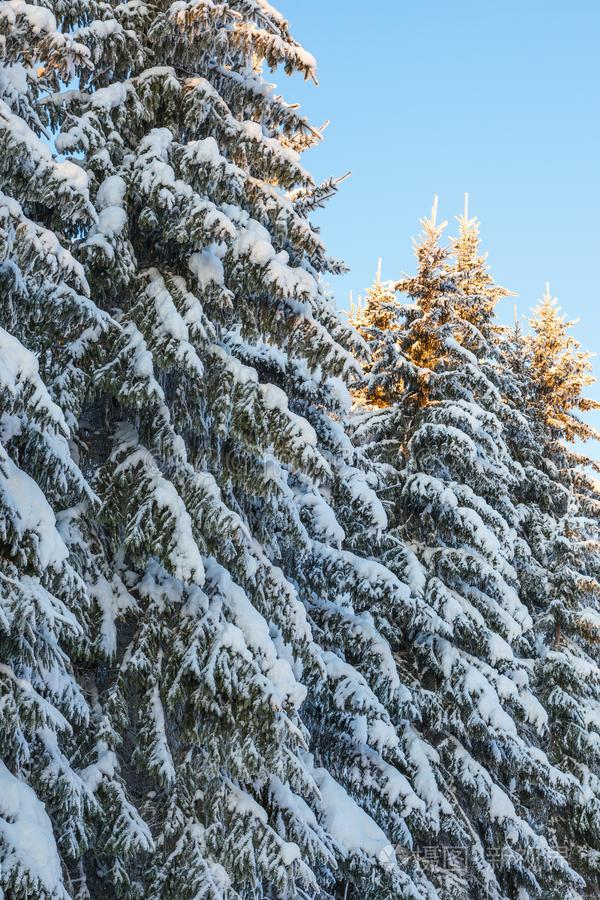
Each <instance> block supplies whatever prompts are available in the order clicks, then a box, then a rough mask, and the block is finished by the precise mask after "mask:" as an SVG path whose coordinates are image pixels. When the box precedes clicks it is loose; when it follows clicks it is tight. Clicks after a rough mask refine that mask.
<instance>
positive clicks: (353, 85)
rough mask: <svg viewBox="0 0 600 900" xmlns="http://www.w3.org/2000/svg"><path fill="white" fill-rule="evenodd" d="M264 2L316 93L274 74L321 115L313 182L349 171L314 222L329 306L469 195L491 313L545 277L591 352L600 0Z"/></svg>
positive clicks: (599, 245) (402, 262)
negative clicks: (493, 305) (309, 58)
mask: <svg viewBox="0 0 600 900" xmlns="http://www.w3.org/2000/svg"><path fill="white" fill-rule="evenodd" d="M271 2H273V3H274V5H275V6H277V8H278V9H279V10H280V11H281V12H282V13H284V14H285V15H286V16H287V18H288V19H289V21H290V23H291V26H292V33H293V34H294V36H295V38H296V40H298V41H299V42H300V43H302V44H303V46H305V47H306V49H307V50H310V51H311V52H312V53H313V54H314V55H315V56H316V58H317V61H318V64H319V69H318V75H319V82H320V84H319V87H318V88H315V87H314V85H312V83H308V84H304V83H303V82H302V81H301V80H300V79H299V78H297V77H295V78H294V79H292V80H290V79H288V78H285V77H284V76H282V75H280V73H277V77H275V79H274V80H275V81H277V83H278V87H279V88H280V89H281V92H282V93H283V95H284V96H285V97H286V99H287V100H288V101H289V102H300V103H301V105H302V109H303V111H304V112H305V114H306V115H308V117H309V118H310V120H311V122H312V123H313V124H315V125H320V124H321V123H322V122H323V121H324V120H326V119H330V120H331V124H330V126H329V128H328V129H327V131H326V135H325V140H324V141H323V143H322V144H321V145H320V146H319V147H318V148H316V149H313V150H311V151H310V152H309V154H308V155H306V156H305V158H304V159H305V165H307V166H308V167H309V168H310V169H311V171H312V172H313V174H314V175H315V177H317V178H319V179H324V178H326V177H328V176H330V175H342V174H344V173H345V172H346V171H348V170H352V177H351V178H350V179H349V180H348V181H346V182H345V183H344V184H343V185H342V186H341V189H340V192H339V193H338V195H337V197H335V198H334V199H333V200H332V201H331V202H330V204H329V206H328V208H327V210H325V211H323V212H322V213H320V214H319V216H318V223H319V225H320V226H321V229H322V232H323V236H324V238H325V240H326V243H327V245H328V247H329V249H330V252H331V253H333V254H334V255H336V256H339V257H342V258H343V259H344V260H345V261H346V262H347V264H348V265H350V266H351V270H352V271H351V272H350V274H349V275H346V276H343V277H340V278H334V279H332V286H333V288H334V290H335V294H336V298H337V302H338V305H339V306H344V307H345V306H347V302H348V293H349V291H350V290H352V291H353V292H354V294H355V295H356V294H358V293H360V292H361V291H363V290H364V288H365V287H366V286H368V284H369V283H370V281H371V280H372V277H373V275H374V272H375V269H376V265H377V258H378V257H379V256H381V257H382V258H383V277H384V278H396V277H398V276H399V274H400V272H401V271H402V270H410V271H412V268H413V257H412V250H411V240H410V239H411V237H412V236H413V235H416V234H417V233H418V230H419V225H418V220H419V218H420V217H421V216H422V215H423V214H425V213H427V212H428V211H429V209H430V207H431V202H432V199H433V196H434V194H438V195H439V198H440V199H439V202H440V211H441V213H442V216H443V217H444V218H447V219H448V220H449V222H450V224H453V216H454V215H456V214H458V213H459V212H461V210H462V205H463V194H464V192H465V191H467V192H468V193H469V195H470V209H471V211H472V213H473V214H474V215H477V216H478V217H479V218H480V220H481V233H482V238H483V246H484V248H485V249H487V250H489V262H490V265H491V269H492V273H493V275H494V277H495V279H496V281H497V282H499V283H501V284H504V285H505V286H506V287H508V288H510V289H511V290H513V291H516V292H517V293H518V295H519V296H518V297H517V298H515V300H513V299H512V298H509V299H508V300H505V301H504V305H503V309H502V310H501V311H500V313H501V317H502V318H503V319H506V320H508V319H512V317H513V305H514V303H515V302H516V303H517V306H518V311H519V314H523V313H525V314H526V313H528V312H529V310H530V309H531V307H532V306H534V305H535V303H536V301H537V299H538V297H540V296H541V294H542V293H543V290H544V286H545V283H546V281H549V282H550V287H551V291H552V293H553V295H555V296H558V298H559V303H560V305H561V306H562V308H563V310H564V312H566V313H567V314H568V316H569V318H573V319H574V318H579V319H580V320H581V321H580V323H579V325H578V326H577V327H576V328H575V330H574V333H575V335H576V336H577V337H578V338H579V340H581V341H582V343H583V344H584V346H585V348H586V349H589V350H593V351H598V350H600V346H599V345H600V277H599V276H598V274H597V268H598V265H599V264H600V211H599V205H600V204H599V201H600V180H599V167H600V102H599V98H600V71H599V65H598V61H599V47H600V2H598V0H571V2H570V3H567V2H564V0H545V2H544V0H504V2H502V3H492V2H489V0H488V2H484V3H482V2H480V0H452V2H450V0H378V2H372V3H369V2H365V0H361V2H359V0H271ZM595 369H596V372H597V374H599V375H600V360H596V361H595ZM590 395H594V396H596V397H597V398H598V399H600V387H599V386H598V385H596V386H595V387H594V388H592V389H591V391H590ZM595 424H596V425H597V426H599V427H600V416H595ZM590 450H591V448H590ZM598 451H599V448H598V447H595V448H594V456H596V457H598V456H599V455H600V453H599V452H598Z"/></svg>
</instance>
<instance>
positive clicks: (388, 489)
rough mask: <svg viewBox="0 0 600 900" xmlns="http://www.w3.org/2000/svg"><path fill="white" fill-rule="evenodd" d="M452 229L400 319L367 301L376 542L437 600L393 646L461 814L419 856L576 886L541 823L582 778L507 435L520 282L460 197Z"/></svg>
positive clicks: (436, 230)
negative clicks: (546, 636)
mask: <svg viewBox="0 0 600 900" xmlns="http://www.w3.org/2000/svg"><path fill="white" fill-rule="evenodd" d="M444 224H445V223H444ZM443 228H444V225H438V224H437V221H436V216H435V208H434V212H433V214H432V217H431V218H429V219H425V220H424V221H423V231H424V233H423V236H422V238H421V240H420V241H419V242H418V243H417V244H416V246H415V251H416V256H417V262H418V269H417V274H416V275H415V276H414V277H412V278H406V279H404V280H403V281H402V282H400V283H399V284H398V285H396V288H397V289H398V290H399V291H401V292H403V293H406V294H408V296H409V302H403V301H400V300H397V301H396V315H395V321H393V323H392V324H391V325H390V323H389V322H385V323H384V327H378V323H377V322H375V321H372V322H370V321H369V317H368V306H367V310H366V315H363V317H362V320H361V321H360V322H358V324H359V326H360V328H361V332H362V334H363V336H364V337H365V338H366V339H367V341H368V342H369V344H370V346H371V350H372V355H371V359H372V362H371V364H370V367H369V381H368V388H367V402H366V403H365V402H363V403H362V404H360V405H359V407H358V410H357V413H356V418H355V422H356V432H355V433H356V437H357V440H359V441H360V442H361V443H362V447H363V451H362V452H363V455H364V456H365V463H364V465H365V467H366V468H367V469H368V470H370V471H371V472H372V473H374V474H375V476H376V477H378V478H379V479H380V487H379V491H380V495H381V497H382V498H384V499H385V502H386V504H387V507H388V510H389V514H390V524H391V529H390V531H389V533H388V535H387V539H386V546H385V547H384V548H383V549H382V551H381V554H382V555H381V558H382V560H383V561H384V562H385V564H386V565H387V566H388V567H389V568H391V569H392V571H394V572H395V573H396V574H397V575H398V576H399V577H402V573H403V572H404V571H406V570H407V568H410V569H412V571H413V573H414V571H415V570H417V571H418V572H419V576H420V579H421V585H422V587H421V591H422V600H423V602H424V604H425V607H426V608H427V610H428V615H427V616H424V617H423V618H422V620H421V621H420V622H419V621H417V623H416V624H415V625H411V626H410V627H408V628H407V629H405V630H404V631H403V632H401V633H400V634H399V635H398V638H397V640H398V643H399V644H400V647H399V650H398V652H397V654H396V658H397V661H398V664H399V671H400V674H401V677H402V678H403V680H404V681H405V682H406V683H407V684H408V685H409V686H411V687H412V689H413V693H414V696H415V700H416V706H417V709H418V713H419V720H417V722H416V723H415V729H416V730H417V731H418V732H419V733H420V734H421V736H422V737H423V738H424V739H426V740H427V742H428V743H430V744H431V745H432V747H433V749H434V752H435V754H436V757H437V764H436V765H434V766H433V767H432V772H433V773H434V774H435V776H436V780H437V786H438V789H439V796H436V795H434V797H435V801H436V802H437V803H438V806H439V808H440V809H444V808H445V810H446V812H447V810H451V811H452V813H453V815H454V821H455V823H456V824H455V826H454V831H453V832H452V830H451V826H450V827H449V826H448V824H446V825H445V826H444V819H443V817H438V821H439V830H438V831H437V833H436V832H435V831H434V832H433V833H432V834H431V835H430V836H429V839H428V840H423V843H424V844H425V845H427V846H429V848H430V850H429V852H428V853H427V854H426V857H427V858H426V860H425V861H424V865H426V871H427V873H428V874H429V875H430V877H431V878H432V880H433V881H434V882H435V884H436V887H437V889H438V891H439V893H440V896H444V897H446V896H447V897H455V896H460V897H469V896H478V895H485V896H491V897H507V896H517V895H518V896H542V897H559V896H572V897H575V896H578V893H577V891H578V890H579V889H581V888H582V887H583V880H582V879H581V877H580V876H579V875H578V874H576V872H575V871H574V870H573V869H572V868H571V867H570V866H569V864H568V862H567V861H566V860H565V858H564V857H563V856H562V855H561V853H560V852H559V849H560V848H558V849H555V848H554V847H552V846H550V844H549V842H548V839H547V837H548V836H552V831H551V829H546V828H545V819H546V812H545V811H546V810H547V808H548V807H551V808H552V809H553V810H558V811H559V812H558V814H559V815H564V814H565V807H566V803H567V800H568V798H570V796H571V795H572V780H571V778H570V776H569V773H568V772H566V771H565V770H564V769H563V768H560V767H559V766H557V765H555V764H554V762H553V759H552V758H549V756H548V754H546V752H545V751H544V748H543V744H544V741H545V736H546V734H547V719H548V716H547V713H546V711H545V709H544V707H543V705H542V703H541V700H540V696H539V691H538V685H537V682H536V680H535V678H534V673H533V671H532V669H533V668H534V660H533V657H534V655H535V649H534V646H533V644H534V641H533V635H534V631H533V622H532V618H531V615H530V612H529V610H528V608H527V606H526V605H525V603H524V602H523V600H522V599H521V596H520V591H521V585H520V580H519V574H518V570H517V562H518V561H519V559H520V557H521V556H522V555H523V547H522V546H521V545H522V543H524V539H523V538H520V537H519V534H518V530H519V525H520V522H519V512H520V511H519V510H518V508H517V507H516V505H515V499H516V497H517V496H518V494H519V491H520V489H521V488H522V486H523V479H524V471H523V468H522V466H521V464H520V463H519V461H518V459H517V458H516V457H515V454H514V453H513V451H512V446H511V443H510V441H511V440H512V437H513V435H514V434H516V433H517V431H518V430H519V429H521V430H523V429H525V430H527V428H528V425H527V422H526V421H525V420H524V418H523V416H522V415H519V414H517V412H516V411H515V409H514V408H513V407H512V405H511V404H510V403H509V402H508V400H507V399H506V397H507V390H508V389H509V387H510V385H509V380H510V379H509V373H508V372H507V370H506V369H505V367H504V366H503V365H502V360H501V359H500V358H499V344H500V332H499V329H498V328H497V326H496V324H495V322H494V318H493V314H494V308H495V306H496V303H497V302H498V300H499V299H500V298H501V297H502V296H505V295H506V293H507V292H506V291H505V290H503V289H502V288H499V287H497V286H496V285H495V284H494V282H493V280H492V279H491V277H490V276H489V273H488V271H487V267H486V261H485V257H483V256H481V255H480V253H479V249H478V244H479V242H478V225H477V222H476V220H473V219H470V218H469V216H468V213H467V211H465V214H464V215H463V216H462V217H461V219H460V220H459V235H458V237H457V238H456V239H455V240H454V241H453V242H452V243H451V245H450V248H448V249H447V248H445V247H443V246H442V245H441V236H442V233H443ZM390 302H391V294H390V296H389V297H388V300H387V301H386V306H387V307H388V308H389V304H390ZM369 395H370V396H371V397H372V398H373V402H372V403H371V404H369V402H368V398H369ZM369 407H371V408H369ZM394 543H395V546H394ZM407 546H408V550H409V551H410V555H409V553H407V549H406V548H407ZM440 798H441V799H440ZM452 844H454V848H455V849H454V853H455V855H456V856H458V857H459V858H460V860H461V863H462V865H459V866H458V867H453V866H452V865H451V864H450V865H449V864H448V858H450V859H452V850H451V849H450V848H451V847H452ZM431 847H433V849H431Z"/></svg>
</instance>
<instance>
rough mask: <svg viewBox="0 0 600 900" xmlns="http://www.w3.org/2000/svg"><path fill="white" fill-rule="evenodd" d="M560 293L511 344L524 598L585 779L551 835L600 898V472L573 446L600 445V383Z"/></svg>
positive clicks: (572, 767)
mask: <svg viewBox="0 0 600 900" xmlns="http://www.w3.org/2000/svg"><path fill="white" fill-rule="evenodd" d="M571 324H572V323H569V322H567V321H565V319H564V317H563V316H561V315H560V311H559V309H558V307H557V305H556V301H555V300H553V299H552V297H551V295H550V293H549V290H548V289H547V291H546V295H545V296H544V298H543V300H542V301H541V303H540V305H539V306H538V307H537V308H536V309H535V311H534V315H533V318H532V319H531V322H530V326H531V333H530V334H527V335H525V336H522V335H521V334H519V333H518V332H517V333H516V334H514V335H512V336H511V339H510V341H509V342H508V344H507V353H508V354H509V360H510V363H511V366H512V368H513V370H514V371H515V372H517V373H518V374H519V382H520V397H521V405H522V408H523V409H524V410H525V411H526V415H527V418H528V420H529V423H530V430H531V433H532V435H533V440H529V441H519V442H518V443H517V445H516V451H517V452H518V454H519V457H520V459H521V463H522V465H523V469H524V472H525V479H524V481H523V490H522V495H521V502H520V504H519V518H520V529H519V530H520V532H521V533H522V534H523V536H524V538H525V540H526V548H527V553H524V554H523V555H522V559H521V568H522V570H523V576H524V577H523V578H522V583H523V588H524V590H523V592H522V593H523V597H524V598H525V600H526V602H527V604H528V606H529V608H530V610H531V614H532V616H533V618H534V622H535V626H536V633H537V642H536V647H537V657H538V662H537V676H538V682H539V688H540V695H541V698H542V701H543V703H544V707H545V708H546V710H547V712H548V715H549V727H548V736H547V747H546V748H545V749H547V752H548V756H549V757H550V759H551V760H552V761H553V762H555V763H556V765H559V766H560V767H561V768H563V769H564V770H565V771H566V772H568V773H570V775H571V776H572V777H573V780H574V786H573V790H572V792H571V797H570V800H569V808H568V814H565V812H562V814H561V813H560V811H558V812H557V813H556V814H555V815H552V816H551V817H550V819H549V822H548V828H549V829H551V830H552V831H553V832H554V839H555V840H556V842H557V843H558V844H560V845H562V846H564V847H565V848H566V851H568V852H569V854H570V859H571V862H572V864H573V865H574V866H575V867H576V868H577V869H578V870H579V871H581V872H582V874H583V875H584V876H585V878H586V881H587V883H588V890H592V891H594V890H595V891H597V890H598V873H599V869H600V859H599V848H600V805H599V801H600V781H599V775H600V767H599V763H600V758H599V753H598V741H599V737H598V729H599V726H598V715H597V711H598V708H599V707H598V703H599V700H600V693H599V692H600V669H599V665H598V664H599V656H598V633H599V632H598V626H599V625H600V611H599V605H598V604H599V599H598V598H599V596H600V584H599V576H600V544H599V531H598V517H599V513H600V497H599V495H598V488H597V484H596V481H595V479H593V478H592V477H590V474H589V472H590V470H592V471H593V469H596V470H597V464H596V463H593V462H592V461H591V460H589V459H587V458H586V457H585V456H584V455H582V454H581V452H578V451H576V450H575V449H574V448H573V447H572V446H569V444H570V442H572V441H573V440H574V439H575V438H578V439H579V440H582V441H585V440H588V439H590V438H594V437H596V438H597V433H596V432H595V430H594V429H593V428H592V427H591V426H590V425H589V424H588V423H587V422H585V421H583V420H581V419H580V418H579V416H578V414H577V411H582V412H584V413H585V412H587V411H588V410H590V409H597V408H598V404H597V403H595V402H594V401H592V400H589V399H586V398H585V397H584V396H583V392H584V390H585V388H586V387H587V386H588V385H590V384H592V383H593V380H594V379H593V376H592V372H591V365H590V355H589V354H587V353H584V352H582V351H581V350H580V346H579V344H578V342H577V341H576V340H575V339H574V338H573V337H572V336H571V335H570V334H569V328H570V326H571Z"/></svg>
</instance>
